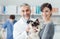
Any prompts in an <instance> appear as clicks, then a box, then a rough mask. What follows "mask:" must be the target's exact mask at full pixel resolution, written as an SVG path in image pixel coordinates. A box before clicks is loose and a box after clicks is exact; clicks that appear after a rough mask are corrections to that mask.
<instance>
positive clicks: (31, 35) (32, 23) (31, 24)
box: [27, 19, 40, 39]
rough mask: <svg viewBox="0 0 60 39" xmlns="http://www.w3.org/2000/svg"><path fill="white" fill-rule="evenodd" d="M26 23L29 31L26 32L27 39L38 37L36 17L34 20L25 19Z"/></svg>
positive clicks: (38, 23) (38, 29)
mask: <svg viewBox="0 0 60 39" xmlns="http://www.w3.org/2000/svg"><path fill="white" fill-rule="evenodd" d="M27 23H28V24H29V27H30V31H29V33H28V37H27V39H40V38H39V35H38V34H39V32H40V22H39V20H38V19H36V20H35V21H33V20H29V21H27Z"/></svg>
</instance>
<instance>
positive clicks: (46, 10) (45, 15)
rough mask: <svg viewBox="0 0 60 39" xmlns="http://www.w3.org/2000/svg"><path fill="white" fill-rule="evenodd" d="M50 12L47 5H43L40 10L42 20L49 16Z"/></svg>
mask: <svg viewBox="0 0 60 39" xmlns="http://www.w3.org/2000/svg"><path fill="white" fill-rule="evenodd" d="M51 14H52V12H51V10H50V9H49V8H48V7H45V8H44V9H43V11H42V17H43V19H44V20H46V19H47V20H48V19H49V18H50V17H51Z"/></svg>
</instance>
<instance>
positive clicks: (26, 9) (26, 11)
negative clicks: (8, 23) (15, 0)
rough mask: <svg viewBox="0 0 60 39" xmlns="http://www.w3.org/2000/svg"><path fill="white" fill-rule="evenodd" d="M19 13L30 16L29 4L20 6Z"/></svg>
mask: <svg viewBox="0 0 60 39" xmlns="http://www.w3.org/2000/svg"><path fill="white" fill-rule="evenodd" d="M21 13H22V15H23V16H24V17H30V14H31V10H30V7H29V6H22V7H21Z"/></svg>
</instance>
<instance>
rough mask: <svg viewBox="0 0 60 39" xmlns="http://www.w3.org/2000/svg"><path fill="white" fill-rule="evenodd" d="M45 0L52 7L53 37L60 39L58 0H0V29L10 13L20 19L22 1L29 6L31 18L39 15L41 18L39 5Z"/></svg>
mask: <svg viewBox="0 0 60 39" xmlns="http://www.w3.org/2000/svg"><path fill="white" fill-rule="evenodd" d="M46 2H48V3H51V4H52V7H53V10H52V12H53V15H52V20H53V22H54V24H55V34H54V38H53V39H60V0H0V31H1V27H2V24H3V23H4V22H5V21H6V20H7V19H8V18H9V16H10V15H11V14H14V15H15V16H16V20H17V21H18V20H19V19H20V17H21V13H20V5H21V4H22V3H28V4H29V5H30V6H31V10H32V14H31V17H32V18H37V17H39V18H40V19H42V18H41V11H40V6H41V4H43V3H46ZM0 37H1V32H0Z"/></svg>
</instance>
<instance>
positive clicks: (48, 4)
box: [41, 3, 52, 11]
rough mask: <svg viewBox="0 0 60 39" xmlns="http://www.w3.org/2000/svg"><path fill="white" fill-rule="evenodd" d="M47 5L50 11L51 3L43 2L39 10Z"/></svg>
mask: <svg viewBox="0 0 60 39" xmlns="http://www.w3.org/2000/svg"><path fill="white" fill-rule="evenodd" d="M45 7H47V8H49V9H50V11H52V5H51V4H50V3H44V4H42V5H41V11H43V9H44V8H45Z"/></svg>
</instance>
